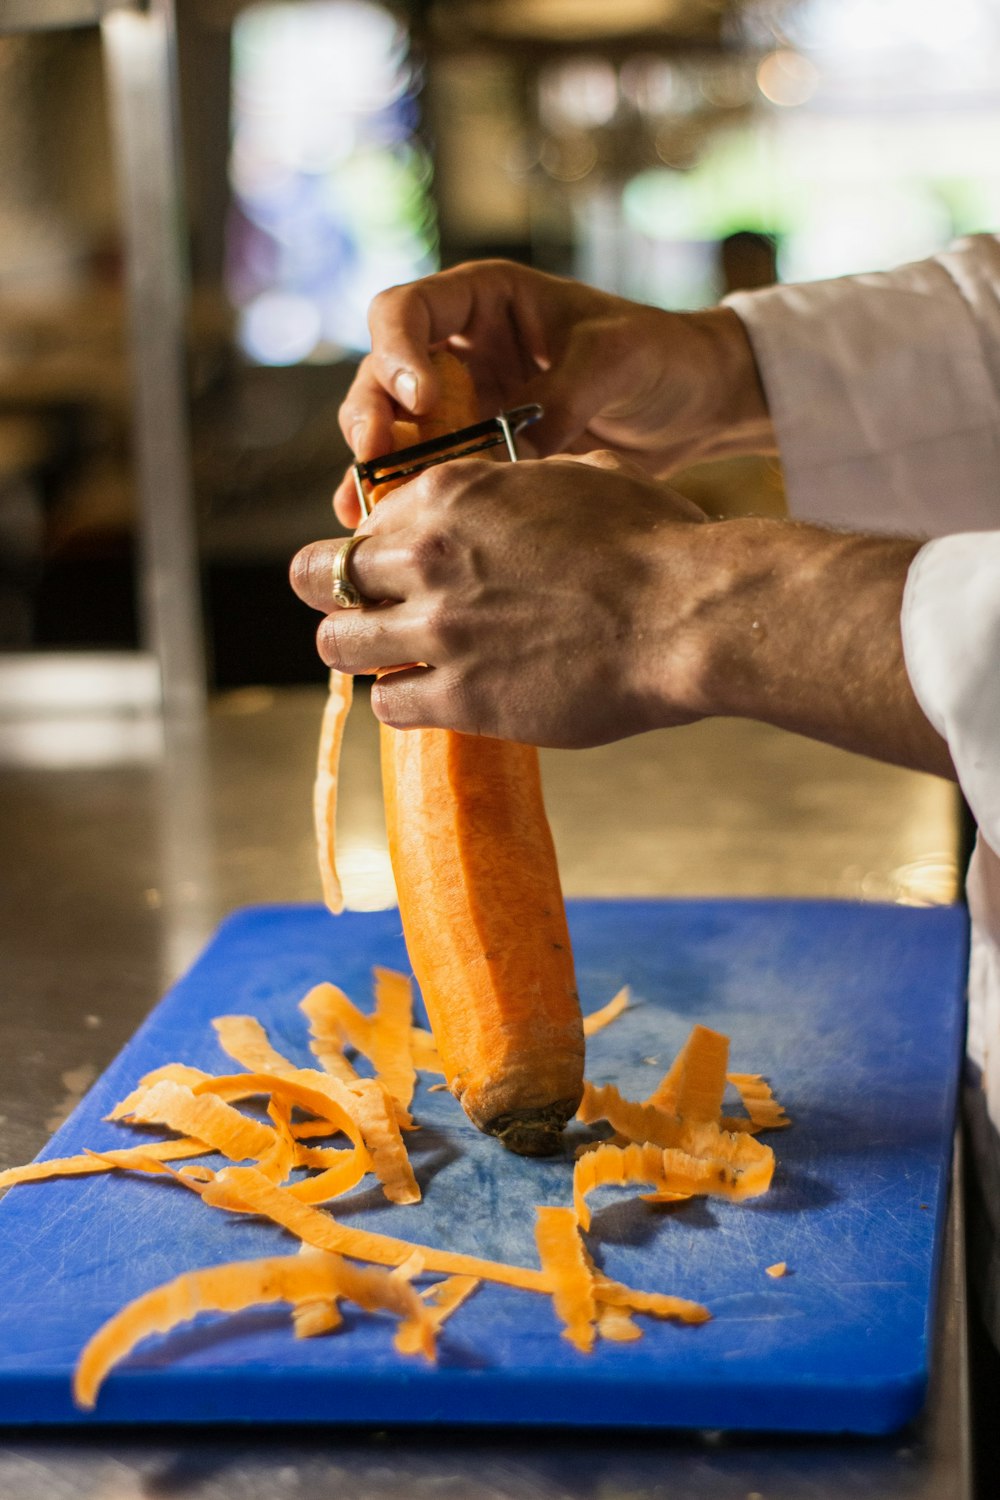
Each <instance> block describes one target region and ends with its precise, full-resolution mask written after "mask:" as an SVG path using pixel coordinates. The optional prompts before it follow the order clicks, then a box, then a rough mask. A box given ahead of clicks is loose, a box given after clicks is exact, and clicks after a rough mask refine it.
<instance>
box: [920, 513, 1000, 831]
mask: <svg viewBox="0 0 1000 1500" xmlns="http://www.w3.org/2000/svg"><path fill="white" fill-rule="evenodd" d="M901 623H902V633H903V652H904V655H905V659H906V670H907V672H908V674H909V678H910V682H911V684H912V686H913V691H914V693H915V694H916V696H917V701H918V702H919V704H920V706H921V708H922V709H923V711H924V713H925V714H926V715H927V717H928V719H929V720H930V722H931V723H932V724H933V725H934V728H935V729H936V730H937V731H938V733H939V734H940V735H941V736H942V737H943V738H944V739H945V740H946V741H947V743H948V748H949V750H950V751H951V756H952V760H953V761H954V764H955V770H956V772H957V773H958V779H959V781H960V783H961V786H962V790H963V792H964V793H965V796H966V800H967V801H968V803H969V806H970V807H971V809H972V812H973V815H974V816H975V819H976V821H977V823H978V824H979V828H980V831H981V833H982V836H983V838H984V839H985V840H986V841H987V843H989V844H990V845H991V846H992V848H993V850H995V851H998V852H1000V531H993V532H990V533H987V534H984V533H981V532H980V533H960V534H958V535H955V536H948V537H942V538H940V539H938V540H937V541H933V542H928V543H927V544H926V545H925V546H924V547H921V549H920V551H919V552H918V553H917V555H916V557H915V558H914V560H913V562H912V563H911V565H910V570H909V574H908V577H907V581H906V588H905V591H904V594H903V610H902V622H901Z"/></svg>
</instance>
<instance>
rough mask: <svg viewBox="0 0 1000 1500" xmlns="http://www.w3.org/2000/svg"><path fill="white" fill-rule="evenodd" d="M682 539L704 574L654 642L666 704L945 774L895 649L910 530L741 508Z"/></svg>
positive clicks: (939, 748)
mask: <svg viewBox="0 0 1000 1500" xmlns="http://www.w3.org/2000/svg"><path fill="white" fill-rule="evenodd" d="M685 543H686V547H687V549H688V552H689V557H688V559H687V562H686V565H685V566H686V569H687V570H688V571H689V572H691V571H693V570H697V569H698V568H699V559H700V567H701V573H702V582H701V584H700V586H699V587H698V588H695V589H692V590H691V591H690V593H689V600H690V601H691V608H690V611H689V615H688V618H687V619H686V621H685V622H684V623H683V625H682V627H681V629H680V631H679V632H678V631H676V629H675V634H674V641H675V645H677V646H678V647H679V649H678V650H677V651H676V653H675V655H674V657H672V656H671V644H670V641H669V639H664V640H661V642H660V651H661V653H662V654H661V657H660V666H661V671H662V676H661V682H662V683H669V684H670V686H669V687H668V690H667V694H666V697H667V698H668V699H670V700H672V703H673V705H674V706H675V705H676V701H677V697H678V695H681V696H682V697H683V699H684V700H685V702H686V704H687V706H688V707H689V708H690V710H691V711H693V712H694V713H698V714H703V715H709V714H721V715H732V716H737V717H744V718H753V719H758V720H762V721H763V722H766V723H770V724H775V725H777V726H780V727H782V728H785V729H790V730H793V731H795V732H797V733H799V734H804V735H808V736H810V737H811V738H813V739H818V740H822V741H825V742H826V743H828V744H831V745H838V746H841V747H842V748H844V749H848V750H854V751H858V752H860V753H861V754H865V755H871V756H874V757H875V758H877V759H879V760H885V761H890V762H893V763H895V764H898V765H903V766H909V767H912V768H913V769H917V770H922V771H930V772H934V773H936V774H938V775H942V776H948V777H953V776H954V770H953V767H952V763H951V757H950V755H949V753H948V747H947V745H946V744H945V741H944V740H943V739H942V738H941V737H940V736H939V735H938V733H937V732H936V730H935V729H934V728H933V727H932V725H931V724H930V723H929V721H928V720H927V718H926V717H925V715H924V714H923V712H922V710H921V708H920V706H919V704H918V702H917V699H916V697H915V695H914V692H913V689H912V687H911V685H910V681H909V678H908V676H907V671H906V665H905V661H904V656H903V645H902V638H901V631H900V608H901V604H902V597H903V589H904V586H905V583H906V576H907V572H908V569H909V566H910V563H911V562H912V560H913V558H914V556H915V555H916V553H917V551H918V550H919V547H920V543H919V542H916V541H914V540H912V539H900V538H887V537H874V536H861V535H856V534H854V535H847V534H845V535H841V534H837V533H834V532H828V531H823V530H820V529H819V528H816V527H811V526H799V525H793V524H790V523H787V522H775V521H767V520H756V519H753V520H750V519H748V520H738V521H728V522H719V523H713V524H711V525H709V526H704V527H700V528H697V529H692V530H691V531H690V532H689V533H688V534H687V535H686V537H685ZM675 567H676V561H675ZM668 587H669V584H668ZM671 609H672V612H674V613H675V609H674V607H673V606H672V607H671ZM675 624H676V622H675ZM678 673H679V674H680V678H681V679H682V680H681V681H678V677H677V674H678ZM669 717H670V715H669V713H668V714H667V715H665V721H669Z"/></svg>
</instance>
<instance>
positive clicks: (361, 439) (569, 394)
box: [334, 261, 774, 526]
mask: <svg viewBox="0 0 1000 1500" xmlns="http://www.w3.org/2000/svg"><path fill="white" fill-rule="evenodd" d="M369 325H370V328H371V336H372V352H371V354H370V355H368V356H367V357H366V358H365V359H364V360H363V361H362V363H361V365H360V367H359V370H358V373H357V376H356V378H355V380H354V383H353V385H352V386H351V389H350V391H349V392H348V394H347V397H346V398H345V400H344V404H343V406H342V407H341V412H340V423H341V427H342V428H343V432H344V436H345V438H346V439H347V442H348V444H349V446H350V447H351V448H352V450H353V451H354V453H355V454H356V455H357V456H358V457H359V458H361V459H366V458H372V457H374V456H376V455H377V454H380V453H383V452H386V451H387V450H388V449H389V448H390V446H391V426H392V422H393V421H394V419H396V418H397V417H400V416H403V417H405V416H409V415H421V414H423V413H426V412H427V411H429V410H430V409H431V408H432V407H433V405H434V399H435V396H436V394H437V390H436V377H435V375H434V371H433V369H432V367H431V364H430V361H429V359H428V353H429V350H430V349H431V348H433V347H436V346H439V345H442V344H448V345H449V346H450V347H452V348H453V349H454V350H455V351H456V352H457V353H458V354H459V355H460V356H461V358H462V359H464V360H465V361H466V363H467V364H468V365H469V367H470V369H471V371H472V375H473V378H474V380H475V384H476V390H477V392H478V393H479V398H480V402H481V407H482V410H481V415H482V416H484V417H485V416H495V415H496V413H497V412H498V411H501V410H504V409H506V408H508V407H511V406H518V405H522V404H524V403H525V402H529V401H537V402H539V403H541V405H542V406H543V407H544V409H545V416H544V418H543V419H542V421H541V422H540V423H538V424H537V425H536V426H534V427H532V428H531V429H529V431H528V434H527V442H526V443H525V446H528V444H529V443H530V446H531V449H532V451H533V452H534V453H536V454H538V455H539V456H548V455H551V454H556V453H566V452H573V453H585V452H590V451H593V450H595V449H613V450H614V451H615V452H616V453H617V454H618V455H619V456H621V457H624V458H629V459H632V460H633V461H634V462H636V463H638V464H641V465H642V467H643V468H645V469H646V470H647V471H648V472H650V473H652V474H667V473H670V472H671V471H673V470H676V469H678V468H681V467H682V466H683V465H685V464H688V463H692V462H695V461H696V460H698V459H702V458H712V457H719V456H721V455H723V454H726V453H735V452H744V453H747V452H763V451H771V450H772V449H773V443H774V438H773V433H772V431H771V425H770V419H769V417H768V414H767V408H766V403H765V401H764V395H763V392H762V390H761V386H760V380H759V378H758V375H757V368H756V365H755V363H754V358H753V353H752V351H751V348H750V344H749V341H748V339H747V336H746V334H745V332H744V330H743V325H742V324H741V323H740V321H739V319H738V318H737V317H736V315H735V313H732V312H730V311H729V310H728V309H727V308H712V309H709V310H707V311H705V312H699V313H671V312H664V311H662V310H661V309H659V308H653V307H644V306H642V305H640V304H639V303H635V302H628V301H626V300H625V299H624V298H621V297H612V296H610V295H608V294H607V293H605V292H599V291H595V290H594V289H593V288H590V287H587V286H584V285H582V284H581V283H579V282H575V281H569V280H565V279H563V278H561V277H557V276H548V275H545V274H544V273H543V272H541V271H534V270H531V269H529V268H527V267H525V266H519V265H514V264H512V263H510V262H507V261H477V262H470V263H469V264H466V265H461V266H457V267H455V268H454V269H453V270H450V271H444V272H442V273H441V274H439V275H437V276H430V277H427V278H425V279H424V280H422V281H415V282H412V283H410V284H409V285H406V286H399V287H393V288H391V289H390V290H389V291H386V292H382V293H381V294H380V295H379V296H378V297H377V298H376V299H375V301H374V303H373V304H372V308H371V312H370V314H369ZM334 504H335V507H336V511H337V515H338V516H339V517H340V519H341V521H343V522H344V524H345V525H348V526H353V525H356V523H357V521H358V516H359V512H358V504H357V498H356V496H355V493H354V488H353V484H352V483H351V481H350V480H349V479H345V481H344V482H343V483H342V484H341V485H340V487H339V489H338V490H337V493H336V495H335V497H334Z"/></svg>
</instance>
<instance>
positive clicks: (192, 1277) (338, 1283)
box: [73, 1254, 434, 1410]
mask: <svg viewBox="0 0 1000 1500" xmlns="http://www.w3.org/2000/svg"><path fill="white" fill-rule="evenodd" d="M337 1296H344V1297H348V1298H350V1299H351V1301H354V1302H357V1303H358V1305H359V1306H360V1307H363V1308H364V1309H365V1310H366V1311H375V1310H379V1309H382V1310H385V1311H388V1312H393V1313H395V1314H396V1315H397V1317H401V1318H405V1319H407V1320H412V1321H413V1322H414V1323H415V1324H416V1325H417V1326H418V1327H419V1328H420V1330H421V1336H420V1340H419V1345H420V1349H421V1351H422V1352H423V1353H424V1354H426V1355H427V1356H428V1358H433V1355H434V1324H433V1320H432V1319H431V1317H430V1316H429V1314H428V1311H427V1308H426V1306H425V1305H424V1303H423V1302H422V1301H421V1299H420V1297H419V1296H418V1295H417V1293H416V1292H415V1291H414V1290H413V1288H412V1287H411V1286H409V1285H408V1284H407V1283H406V1282H403V1281H397V1280H394V1279H393V1278H392V1277H391V1276H388V1275H386V1273H385V1272H384V1271H379V1270H376V1269H374V1268H373V1267H370V1266H352V1265H350V1263H349V1262H347V1261H344V1260H342V1259H341V1258H340V1257H339V1256H336V1255H322V1254H320V1255H316V1254H313V1255H308V1256H306V1255H284V1256H271V1257H268V1258H266V1259H263V1260H250V1261H233V1262H230V1263H229V1264H228V1265H222V1266H211V1267H208V1268H207V1269H205V1270H201V1271H189V1272H187V1273H185V1274H184V1275H183V1276H178V1277H176V1278H175V1279H174V1280H173V1281H168V1282H165V1283H164V1284H163V1285H162V1286H158V1287H155V1288H154V1289H153V1290H152V1291H150V1292H146V1293H145V1294H144V1295H143V1296H141V1297H137V1298H136V1299H135V1300H134V1301H132V1302H129V1303H127V1304H126V1306H125V1307H123V1308H122V1309H121V1310H120V1311H119V1312H117V1313H116V1314H115V1315H114V1317H112V1318H110V1319H109V1320H108V1321H107V1322H106V1323H104V1324H103V1326H102V1327H101V1328H99V1329H98V1330H97V1332H96V1333H95V1334H94V1335H93V1337H92V1338H90V1339H89V1340H88V1342H87V1344H86V1345H85V1347H84V1349H83V1352H82V1354H81V1356H80V1359H79V1362H78V1364H77V1367H76V1371H75V1373H74V1376H73V1397H74V1400H75V1401H76V1403H77V1405H78V1406H81V1407H83V1408H84V1409H86V1410H92V1409H93V1407H94V1405H95V1404H96V1401H97V1395H98V1391H99V1390H100V1387H101V1385H102V1383H103V1381H104V1379H105V1378H106V1376H107V1374H108V1372H109V1371H110V1370H111V1369H112V1368H113V1366H114V1365H116V1364H117V1363H118V1362H119V1361H120V1360H122V1359H124V1358H125V1357H126V1356H127V1355H128V1354H130V1353H131V1351H132V1350H133V1349H134V1348H135V1347H136V1345H137V1344H138V1343H140V1342H141V1341H142V1340H143V1339H144V1338H146V1337H148V1336H149V1335H150V1334H153V1333H169V1332H170V1330H171V1329H173V1328H175V1327H176V1326H177V1325H178V1324H179V1323H187V1322H190V1321H191V1319H192V1318H195V1317H197V1316H198V1314H199V1313H202V1312H240V1311H242V1309H243V1308H246V1307H252V1306H255V1305H257V1304H260V1303H268V1302H291V1303H292V1304H293V1305H294V1304H295V1303H297V1302H302V1301H312V1302H315V1301H316V1299H317V1298H324V1299H332V1298H334V1297H337Z"/></svg>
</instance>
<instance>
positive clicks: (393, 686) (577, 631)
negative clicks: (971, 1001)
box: [292, 452, 953, 776]
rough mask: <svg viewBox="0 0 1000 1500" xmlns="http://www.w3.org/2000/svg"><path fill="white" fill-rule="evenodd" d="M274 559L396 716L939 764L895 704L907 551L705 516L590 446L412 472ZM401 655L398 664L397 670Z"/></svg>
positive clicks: (541, 737)
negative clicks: (715, 737) (333, 527)
mask: <svg viewBox="0 0 1000 1500" xmlns="http://www.w3.org/2000/svg"><path fill="white" fill-rule="evenodd" d="M359 534H360V535H361V536H362V537H363V541H362V542H361V543H360V545H359V546H358V547H356V548H355V549H354V551H353V553H352V556H351V566H350V572H351V577H352V581H353V582H354V583H355V584H356V585H357V587H358V588H359V589H360V590H361V592H362V594H364V595H365V596H366V597H367V598H369V599H372V600H378V601H384V602H382V603H379V604H375V605H370V606H366V607H364V608H363V609H358V610H340V609H337V608H335V607H334V605H333V598H332V591H331V590H332V571H331V570H332V562H333V557H334V554H335V552H336V550H337V548H338V546H339V545H340V543H339V542H338V541H328V542H317V543H314V544H313V545H312V546H310V547H306V548H304V549H303V551H302V552H300V553H299V555H298V557H297V558H296V559H295V561H294V563H293V572H292V577H293V583H294V586H295V588H296V590H297V591H298V593H299V594H300V595H301V597H302V598H303V599H305V600H306V601H307V603H309V604H312V605H313V606H314V608H316V609H319V610H322V611H323V612H324V613H325V614H326V616H327V618H326V619H325V620H324V621H323V623H322V625H321V626H320V630H319V644H320V652H321V655H322V656H323V658H324V660H325V661H327V662H328V663H329V664H330V665H331V666H334V667H337V668H338V669H339V670H340V671H342V672H352V673H374V672H376V671H377V670H379V669H382V668H391V667H400V666H402V667H403V668H404V670H401V671H397V672H390V673H388V674H387V675H384V676H383V677H382V678H381V679H380V680H379V681H378V682H377V683H376V685H375V687H374V689H373V695H372V703H373V707H374V710H375V713H376V714H377V715H378V717H379V718H380V719H382V720H384V721H385V722H386V723H388V724H392V725H395V726H397V727H399V728H409V727H413V726H418V725H422V726H440V727H446V728H449V729H458V730H463V731H465V732H467V733H473V734H488V735H494V736H499V737H501V738H503V739H511V740H523V741H527V742H530V743H534V744H539V745H555V746H568V747H569V746H584V745H595V744H600V743H603V742H605V741H607V740H613V739H619V738H624V737H625V736H626V735H630V734H636V733H639V732H641V731H643V730H646V729H654V728H660V727H664V726H667V725H673V724H682V723H687V722H690V721H692V720H694V719H697V718H700V717H704V716H707V715H711V714H718V715H733V716H738V717H743V718H752V719H758V720H761V721H763V722H765V723H770V724H776V725H779V726H781V727H783V728H786V729H791V730H794V731H796V732H798V733H800V734H806V735H809V736H811V737H812V738H814V739H819V740H824V741H826V742H827V743H828V744H833V745H839V746H842V747H843V748H845V749H849V750H857V751H860V752H862V753H864V754H868V755H872V756H875V757H876V758H878V759H881V760H888V761H892V762H895V763H897V764H899V765H905V766H911V767H914V768H915V769H918V770H925V771H934V772H937V773H938V774H941V775H946V776H948V775H953V771H952V767H951V761H950V758H949V755H948V750H947V747H946V745H945V743H944V741H943V740H942V739H941V738H940V737H939V736H938V734H937V733H936V731H935V730H934V729H933V727H932V726H931V725H930V723H929V722H928V720H927V719H926V717H925V716H924V714H923V712H922V711H921V709H920V706H919V704H918V703H917V701H916V698H915V697H914V694H913V690H912V688H911V687H910V683H909V678H908V676H907V672H906V667H905V662H904V659H903V648H902V640H901V634H900V624H899V618H900V607H901V603H902V596H903V589H904V586H905V582H906V576H907V572H908V569H909V566H910V563H911V562H912V560H913V558H914V556H915V555H916V553H917V551H918V550H919V547H920V543H919V542H918V541H915V540H908V539H905V538H898V537H877V536H859V535H842V534H839V533H836V532H828V531H823V530H821V529H820V528H818V527H813V526H800V525H796V524H793V523H791V522H787V521H770V520H761V519H756V518H747V519H740V520H733V521H720V522H707V521H706V520H705V518H704V516H703V515H702V513H701V512H700V511H699V510H698V509H697V508H696V507H695V506H693V505H692V504H691V502H690V501H687V500H685V499H683V498H682V497H681V496H679V495H676V494H674V493H673V492H672V491H671V490H669V489H667V488H666V486H664V485H663V484H662V483H659V482H657V481H655V480H653V479H651V478H650V477H649V476H648V475H647V474H646V473H645V472H644V471H643V470H642V469H640V468H638V467H636V466H634V465H632V464H629V463H627V462H625V461H623V460H622V459H620V458H619V457H617V456H616V455H615V454H612V453H607V452H605V453H595V454H592V455H591V456H590V457H589V458H588V459H586V460H580V459H571V458H561V459H545V460H536V461H528V462H522V463H519V464H495V463H491V462H489V461H487V460H484V459H466V460H461V461H455V462H451V463H448V464H443V465H441V466H439V467H437V468H433V469H429V470H427V471H426V472H425V473H424V474H421V475H419V476H418V477H417V478H415V479H413V480H411V481H410V482H409V483H408V484H406V485H403V486H401V487H400V488H399V489H398V490H396V491H394V492H393V493H392V494H391V495H389V496H387V497H386V498H385V499H384V500H382V501H381V502H380V503H379V505H378V506H377V507H376V509H375V511H374V513H373V514H372V516H370V517H369V518H368V519H367V520H366V521H365V523H364V524H363V526H362V527H361V528H360V531H359ZM415 662H416V663H421V664H422V665H419V666H412V665H409V664H411V663H415Z"/></svg>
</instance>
